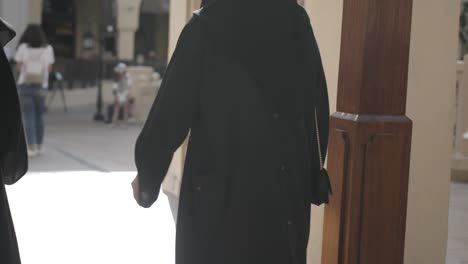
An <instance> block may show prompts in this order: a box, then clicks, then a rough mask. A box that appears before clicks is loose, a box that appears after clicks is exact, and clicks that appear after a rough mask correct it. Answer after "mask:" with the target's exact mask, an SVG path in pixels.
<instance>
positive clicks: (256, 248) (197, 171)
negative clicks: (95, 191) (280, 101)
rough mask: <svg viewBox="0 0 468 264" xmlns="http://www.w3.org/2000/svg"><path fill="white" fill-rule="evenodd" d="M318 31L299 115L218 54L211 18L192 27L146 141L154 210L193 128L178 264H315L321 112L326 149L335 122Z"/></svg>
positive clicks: (141, 155)
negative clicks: (312, 237)
mask: <svg viewBox="0 0 468 264" xmlns="http://www.w3.org/2000/svg"><path fill="white" fill-rule="evenodd" d="M302 15H303V16H304V23H308V25H310V22H309V20H308V17H307V15H306V13H305V11H304V12H303V14H302ZM308 28H309V31H308V32H307V38H306V39H307V40H306V43H304V45H306V47H307V48H306V51H305V54H304V56H305V59H306V67H307V69H305V70H307V71H308V72H310V74H308V76H307V80H308V87H310V89H309V91H307V92H306V94H304V96H308V97H309V98H310V107H309V109H308V110H306V111H304V112H301V113H290V114H280V113H274V112H271V111H269V110H268V108H267V107H266V106H265V104H264V102H263V99H262V96H261V93H260V91H259V89H258V87H257V86H256V84H255V83H254V82H253V81H252V79H251V78H250V76H249V75H248V74H247V73H246V71H245V69H244V68H243V67H242V65H240V64H239V63H238V62H237V61H236V60H235V58H228V57H223V56H219V55H216V54H214V53H213V52H211V50H210V48H209V47H210V43H207V39H205V38H203V30H204V24H203V21H202V18H200V17H199V16H198V15H195V16H194V17H193V18H192V20H191V21H190V22H189V23H188V25H187V26H186V27H185V29H184V30H183V32H182V34H181V37H180V39H179V42H178V45H177V48H176V51H175V54H174V56H173V58H172V60H171V62H170V65H169V68H168V71H167V73H166V76H165V78H164V82H163V85H162V88H161V90H160V92H159V95H158V97H157V99H156V101H155V104H154V105H153V108H152V110H151V113H150V115H149V118H148V120H147V123H146V125H145V127H144V129H143V131H142V132H141V135H140V137H139V138H138V141H137V144H136V164H137V168H138V175H139V183H140V200H141V201H140V204H141V205H142V206H144V207H149V206H151V205H152V204H153V203H154V201H155V200H156V199H157V198H158V195H159V190H160V185H161V182H162V181H163V179H164V177H165V175H166V173H167V170H168V167H169V164H170V162H171V159H172V157H173V153H174V152H175V151H176V149H177V148H178V147H179V146H180V145H181V144H182V142H183V141H184V139H185V138H186V137H187V135H188V134H189V131H190V137H189V146H188V153H187V159H186V161H185V170H184V176H183V182H182V187H181V196H180V207H179V216H178V217H179V218H178V224H177V246H176V248H177V252H176V262H177V264H220V263H222V264H250V263H252V264H276V263H277V264H286V263H291V264H304V263H306V248H307V243H308V236H309V226H310V223H309V222H310V206H311V202H310V201H311V200H310V199H311V198H310V197H311V187H312V186H311V185H312V182H313V179H314V177H315V174H316V173H317V172H318V170H319V157H318V154H317V153H318V150H317V143H316V142H317V141H316V138H315V130H314V108H315V107H317V110H318V116H319V128H320V132H321V133H320V135H321V143H322V146H321V147H322V150H323V151H325V150H326V146H327V140H328V120H329V109H328V95H327V88H326V82H325V77H324V74H323V68H322V62H321V59H320V55H319V52H318V48H317V43H316V41H315V38H314V36H313V33H312V28H311V27H310V26H309V27H308ZM278 67H287V65H278ZM272 78H275V76H272ZM314 102H315V103H314Z"/></svg>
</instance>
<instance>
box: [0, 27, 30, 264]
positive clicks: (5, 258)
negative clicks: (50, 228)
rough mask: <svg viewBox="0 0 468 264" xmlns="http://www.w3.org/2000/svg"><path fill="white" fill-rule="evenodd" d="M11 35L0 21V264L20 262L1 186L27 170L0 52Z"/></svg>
mask: <svg viewBox="0 0 468 264" xmlns="http://www.w3.org/2000/svg"><path fill="white" fill-rule="evenodd" d="M13 36H14V33H13V32H12V31H11V29H9V28H8V27H7V26H6V25H5V24H4V23H3V21H1V19H0V48H1V50H0V91H1V96H0V117H1V118H0V120H1V122H2V126H1V128H0V245H1V246H0V263H2V264H19V263H21V261H20V258H19V252H18V244H17V242H16V235H15V230H14V228H13V222H12V220H11V214H10V208H9V206H8V199H7V196H6V192H5V184H13V183H15V182H16V181H18V180H19V179H20V178H21V177H22V176H23V175H24V174H25V173H26V171H27V166H28V160H27V154H26V143H25V138H24V132H23V125H22V122H21V112H20V106H19V101H18V93H17V90H16V85H15V80H14V78H13V75H12V73H11V69H10V65H9V63H8V61H7V59H6V57H5V54H4V52H3V46H4V45H5V44H6V42H7V41H9V40H10V39H11V38H12V37H13Z"/></svg>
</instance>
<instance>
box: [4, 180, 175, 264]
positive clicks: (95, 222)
mask: <svg viewBox="0 0 468 264" xmlns="http://www.w3.org/2000/svg"><path fill="white" fill-rule="evenodd" d="M133 176H134V173H118V172H114V173H97V172H89V171H88V172H56V173H40V174H35V173H33V174H30V175H28V176H27V177H26V178H24V179H23V180H22V181H21V182H20V183H19V184H18V185H16V186H14V187H10V188H8V194H9V199H10V201H11V207H12V208H11V209H12V213H13V216H14V220H15V225H16V231H17V236H18V240H19V245H20V248H21V255H22V260H23V264H75V263H76V264H84V263H86V264H103V263H105V264H111V263H112V264H118V263H122V264H123V263H140V264H144V263H148V264H149V263H152V264H154V263H158V264H166V263H167V264H173V263H174V241H175V227H174V222H173V219H172V215H171V211H170V207H169V203H168V201H167V198H166V197H165V196H161V198H160V201H158V203H157V204H156V205H155V206H154V207H153V208H151V209H142V208H139V207H138V206H137V205H136V204H135V202H134V201H133V199H132V191H131V187H130V181H131V179H132V178H133Z"/></svg>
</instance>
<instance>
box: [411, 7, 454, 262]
mask: <svg viewBox="0 0 468 264" xmlns="http://www.w3.org/2000/svg"><path fill="white" fill-rule="evenodd" d="M459 7H460V1H459V0H414V11H413V31H412V32H413V33H412V39H411V41H412V43H411V56H410V70H409V89H408V111H407V112H408V116H409V117H410V118H411V119H412V120H413V121H414V132H413V144H412V156H411V173H410V175H411V176H410V185H409V201H408V220H407V223H408V224H407V236H406V256H405V263H408V264H419V263H425V264H441V263H445V256H446V244H447V226H448V202H449V182H450V159H451V154H452V137H453V124H454V106H455V81H456V64H455V61H456V56H457V44H458V35H457V34H458V12H459ZM428 18H430V19H428Z"/></svg>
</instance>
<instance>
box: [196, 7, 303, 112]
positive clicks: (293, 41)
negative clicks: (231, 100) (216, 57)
mask: <svg viewBox="0 0 468 264" xmlns="http://www.w3.org/2000/svg"><path fill="white" fill-rule="evenodd" d="M202 6H203V7H204V8H203V10H202V11H201V12H200V17H202V19H203V21H205V23H206V25H207V28H208V30H207V31H208V34H210V35H212V36H213V38H212V39H215V41H216V43H217V44H218V46H220V47H222V48H221V49H222V51H223V52H225V53H226V54H228V55H230V56H232V57H233V58H236V59H238V60H239V62H240V63H241V64H242V66H243V67H245V69H246V70H247V72H248V73H249V74H250V76H251V77H252V79H253V80H254V81H255V82H256V83H257V85H258V87H260V89H261V92H262V95H263V97H264V98H265V102H266V104H267V105H268V106H269V107H271V108H272V110H274V111H278V112H288V111H294V112H295V111H298V110H302V108H303V105H302V103H301V102H300V101H302V100H301V95H302V90H303V89H304V37H305V32H306V29H307V25H306V23H305V20H304V18H303V16H302V15H301V8H300V6H299V5H298V4H297V2H296V1H295V0H205V1H203V2H202Z"/></svg>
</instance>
